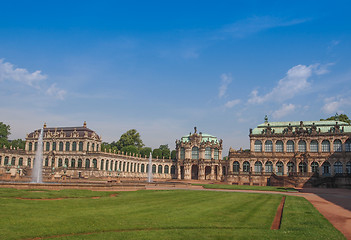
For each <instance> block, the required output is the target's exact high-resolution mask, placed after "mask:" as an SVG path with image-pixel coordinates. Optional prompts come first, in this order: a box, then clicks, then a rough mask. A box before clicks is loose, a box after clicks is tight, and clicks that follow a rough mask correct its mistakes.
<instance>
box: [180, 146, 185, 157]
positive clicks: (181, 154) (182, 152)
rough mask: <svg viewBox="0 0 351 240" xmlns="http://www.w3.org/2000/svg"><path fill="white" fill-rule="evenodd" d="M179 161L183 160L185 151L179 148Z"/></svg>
mask: <svg viewBox="0 0 351 240" xmlns="http://www.w3.org/2000/svg"><path fill="white" fill-rule="evenodd" d="M180 159H182V160H184V159H185V149H184V148H183V147H182V148H180Z"/></svg>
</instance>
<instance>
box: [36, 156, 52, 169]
mask: <svg viewBox="0 0 351 240" xmlns="http://www.w3.org/2000/svg"><path fill="white" fill-rule="evenodd" d="M34 161H35V158H34ZM44 165H45V167H47V166H49V159H48V158H45V163H44Z"/></svg>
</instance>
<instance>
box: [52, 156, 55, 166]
mask: <svg viewBox="0 0 351 240" xmlns="http://www.w3.org/2000/svg"><path fill="white" fill-rule="evenodd" d="M51 167H55V158H52V159H51Z"/></svg>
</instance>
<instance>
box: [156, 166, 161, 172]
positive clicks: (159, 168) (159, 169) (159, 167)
mask: <svg viewBox="0 0 351 240" xmlns="http://www.w3.org/2000/svg"><path fill="white" fill-rule="evenodd" d="M157 173H162V165H158V171H157Z"/></svg>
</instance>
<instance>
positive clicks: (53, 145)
mask: <svg viewBox="0 0 351 240" xmlns="http://www.w3.org/2000/svg"><path fill="white" fill-rule="evenodd" d="M52 150H53V151H56V142H53V143H52Z"/></svg>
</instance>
